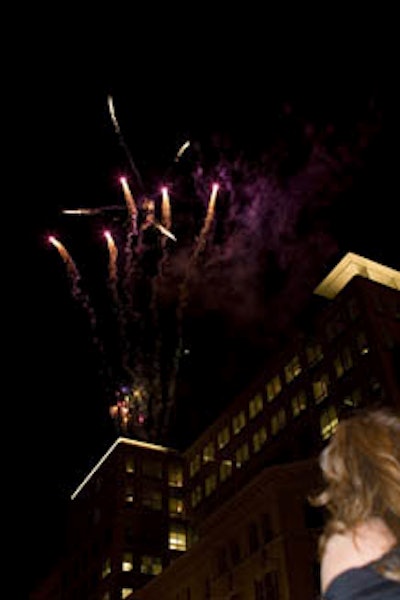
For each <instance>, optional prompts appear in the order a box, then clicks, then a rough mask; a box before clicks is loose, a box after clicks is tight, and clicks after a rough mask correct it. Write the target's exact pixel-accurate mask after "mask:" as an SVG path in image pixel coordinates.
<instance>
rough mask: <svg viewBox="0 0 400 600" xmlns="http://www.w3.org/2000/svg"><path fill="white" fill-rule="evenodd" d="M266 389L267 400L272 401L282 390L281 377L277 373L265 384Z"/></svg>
mask: <svg viewBox="0 0 400 600" xmlns="http://www.w3.org/2000/svg"><path fill="white" fill-rule="evenodd" d="M266 390H267V400H268V402H272V400H273V399H274V398H276V396H277V395H278V394H279V392H280V391H281V390H282V383H281V378H280V377H279V375H275V377H273V378H272V379H271V380H270V381H269V382H268V383H267V385H266Z"/></svg>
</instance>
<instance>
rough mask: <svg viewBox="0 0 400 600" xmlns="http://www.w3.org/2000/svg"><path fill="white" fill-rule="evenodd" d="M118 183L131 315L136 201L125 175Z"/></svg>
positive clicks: (126, 282) (126, 290)
mask: <svg viewBox="0 0 400 600" xmlns="http://www.w3.org/2000/svg"><path fill="white" fill-rule="evenodd" d="M119 181H120V184H121V186H122V191H123V194H124V198H125V202H126V206H127V209H128V223H127V228H128V231H127V234H126V243H125V252H124V258H125V264H124V290H125V296H126V303H127V305H128V311H129V314H130V315H131V316H132V314H133V306H132V282H133V277H134V270H135V269H134V267H135V264H134V263H135V261H134V255H135V252H134V241H135V239H136V238H137V236H138V226H137V218H138V209H137V206H136V202H135V200H134V198H133V194H132V192H131V190H130V187H129V184H128V181H127V179H126V177H120V180H119Z"/></svg>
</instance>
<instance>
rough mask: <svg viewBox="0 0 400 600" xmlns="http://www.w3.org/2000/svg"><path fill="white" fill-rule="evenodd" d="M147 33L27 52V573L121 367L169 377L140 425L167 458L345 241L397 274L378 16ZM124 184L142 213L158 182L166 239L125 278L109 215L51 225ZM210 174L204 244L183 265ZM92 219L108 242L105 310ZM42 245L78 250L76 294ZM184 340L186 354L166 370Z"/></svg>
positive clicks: (39, 562)
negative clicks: (158, 403)
mask: <svg viewBox="0 0 400 600" xmlns="http://www.w3.org/2000/svg"><path fill="white" fill-rule="evenodd" d="M111 16H112V13H111V15H110V17H111ZM253 17H255V16H252V17H248V19H249V23H250V22H251V23H252V25H253V26H254V22H253V21H252V20H251V19H252V18H253ZM119 19H122V20H123V19H124V17H123V16H121V15H119ZM256 20H257V19H256ZM339 21H340V19H339ZM158 23H159V24H158V27H157V28H155V27H153V24H152V26H151V27H150V28H149V36H148V38H147V37H146V36H144V37H143V32H142V31H141V36H139V30H141V29H144V31H146V27H148V22H146V27H145V26H144V25H143V28H142V27H140V23H137V22H135V25H134V26H133V31H131V32H127V33H126V34H125V33H124V34H122V32H121V33H120V34H118V31H113V33H112V34H110V33H109V32H108V33H107V34H105V35H101V33H100V32H98V35H94V36H93V37H94V39H93V40H92V39H91V38H88V39H86V38H85V36H83V35H82V34H81V32H79V34H78V33H76V32H75V31H74V29H72V31H71V30H68V35H66V33H63V34H62V35H61V36H60V37H58V35H57V34H56V33H55V32H53V33H51V32H47V33H46V35H45V36H44V42H43V43H42V44H40V45H38V46H37V47H36V52H34V54H33V57H31V59H30V60H28V63H29V65H30V66H29V69H28V71H29V72H28V74H27V83H26V89H25V90H24V94H25V104H26V106H27V107H28V106H29V108H27V110H26V111H24V112H25V114H24V117H25V119H26V120H27V121H28V122H29V127H27V131H29V134H28V133H27V134H25V137H26V138H29V139H24V138H23V139H22V142H25V143H21V148H24V153H25V152H27V154H28V155H29V157H30V166H31V167H32V172H33V173H32V176H29V181H27V182H26V184H25V188H24V190H23V195H24V204H23V206H24V210H25V215H26V217H27V226H28V236H27V240H28V251H27V252H26V260H27V263H26V264H25V265H24V270H25V273H26V279H25V281H24V287H25V293H24V298H23V302H24V303H26V306H24V309H23V310H24V314H26V315H27V321H28V326H27V327H28V330H27V333H28V335H27V337H28V339H27V340H24V342H23V344H22V348H23V353H24V355H26V358H24V361H26V363H27V364H28V372H29V385H28V389H27V390H26V394H27V397H28V403H29V406H28V427H29V436H28V439H29V444H30V445H29V448H27V450H28V452H29V456H30V457H31V465H30V471H31V478H32V479H31V487H32V492H33V499H32V514H31V517H32V523H31V534H30V540H31V545H32V550H31V552H32V556H31V559H32V560H31V579H32V581H36V580H38V578H40V577H41V575H43V574H44V573H45V572H46V570H47V568H48V566H49V565H50V564H52V562H53V561H54V560H55V559H56V558H57V556H58V553H59V551H60V548H61V546H62V538H63V523H64V519H63V515H64V510H65V507H66V506H67V504H68V498H69V495H70V493H71V492H72V491H73V489H74V487H76V486H77V485H78V484H79V483H80V481H81V480H82V478H83V477H84V475H85V474H86V473H87V471H88V469H89V468H90V467H91V466H92V465H93V464H94V463H95V462H96V461H97V460H98V458H99V457H100V456H101V454H102V453H103V451H104V450H105V449H106V448H107V447H108V445H109V443H110V441H112V439H113V438H114V436H115V430H114V428H113V423H112V422H111V419H110V417H109V414H108V406H109V405H110V404H111V403H112V401H113V398H112V394H113V392H114V389H113V386H115V385H118V383H119V382H120V380H121V378H122V377H123V373H124V371H123V369H122V367H121V364H122V362H123V361H124V360H126V361H128V363H129V366H130V368H131V370H132V371H133V372H134V375H135V377H140V378H141V379H142V380H143V381H144V382H145V383H146V382H147V384H148V385H149V386H150V387H151V388H152V390H153V392H154V390H155V392H154V393H160V394H163V398H164V399H165V398H166V397H168V385H169V384H171V382H172V383H174V384H175V388H174V389H175V397H174V398H175V399H174V402H172V405H171V408H172V411H171V412H170V413H168V417H167V416H165V415H164V417H163V419H161V417H160V416H159V415H157V417H155V421H156V423H155V427H154V428H153V430H152V434H151V435H153V436H155V438H157V435H159V436H160V437H162V439H163V440H165V439H167V440H168V441H169V443H171V444H174V445H176V446H178V447H184V445H185V444H186V443H188V442H189V441H190V438H191V436H193V435H195V434H196V433H198V432H199V431H200V430H201V428H202V427H203V426H205V425H206V423H207V422H209V420H210V419H211V418H213V417H214V416H215V415H216V414H217V413H218V409H219V408H220V407H223V406H224V405H226V403H227V402H228V401H229V399H230V397H231V396H232V394H234V392H235V391H236V390H240V389H241V387H242V386H244V385H245V384H246V382H247V381H248V380H249V379H250V378H251V377H252V376H253V375H254V374H255V373H256V372H257V370H258V369H259V368H260V367H261V365H262V363H263V360H264V359H265V357H266V356H267V355H268V352H269V351H270V348H271V347H272V345H273V344H274V343H276V341H277V340H278V339H279V338H280V334H279V332H280V330H281V328H283V327H285V326H286V325H287V324H288V323H290V322H291V320H292V319H293V318H295V316H296V315H297V314H298V312H299V311H300V310H301V308H302V307H303V306H304V303H305V302H306V300H307V298H309V296H310V293H311V292H312V289H313V288H314V287H315V285H316V284H317V283H318V281H319V280H320V279H321V277H322V276H323V275H324V274H326V271H327V269H328V268H329V267H331V266H333V263H334V261H335V260H336V258H338V257H341V256H342V254H344V252H347V251H353V252H357V253H361V254H364V255H366V256H368V257H369V258H371V259H373V260H377V261H380V262H384V263H385V264H388V265H389V266H392V267H394V268H398V266H399V256H398V242H399V234H398V231H399V230H398V221H397V220H396V213H397V210H396V204H397V205H398V192H397V181H396V179H397V177H396V173H397V164H398V160H397V159H398V151H397V146H396V143H395V140H396V134H395V119H394V116H395V114H396V112H397V111H398V109H397V107H396V102H395V95H394V94H395V90H394V81H393V65H394V55H393V49H392V48H391V44H390V43H389V42H390V39H387V38H386V39H384V40H382V36H383V34H384V32H385V26H386V24H387V23H386V19H385V18H383V19H382V22H381V21H379V19H378V20H375V21H374V20H373V19H372V18H371V19H370V20H369V21H368V22H366V23H364V24H363V27H359V28H358V29H357V35H355V33H354V30H353V31H352V27H351V24H350V23H348V24H347V27H345V26H343V23H342V24H341V26H339V29H338V30H336V31H334V32H332V33H331V34H330V35H329V36H328V35H327V31H326V30H325V26H324V22H322V23H320V25H319V26H318V27H317V28H316V29H314V28H313V27H311V25H309V27H308V28H301V30H300V29H299V30H297V31H295V28H294V25H293V24H292V26H291V28H289V27H288V26H285V27H282V28H281V29H279V30H278V31H279V32H280V33H281V35H277V33H278V32H277V31H276V28H275V27H274V22H273V20H271V21H270V22H269V23H267V24H265V25H264V27H263V28H260V29H261V31H257V32H254V30H252V29H251V28H249V27H248V28H246V27H244V28H243V30H240V29H237V28H236V29H232V24H231V25H229V27H228V23H229V21H228V22H227V23H224V28H222V27H218V26H216V25H214V26H213V23H212V22H211V23H210V25H209V27H205V28H204V29H201V30H200V31H198V32H196V33H195V32H192V30H191V29H189V30H188V29H187V28H185V27H182V29H180V28H179V27H178V26H176V27H175V29H174V34H172V32H171V31H170V30H168V29H167V30H163V27H162V19H160V20H159V21H158ZM221 25H222V24H221ZM116 27H118V24H116ZM341 27H342V28H341ZM155 29H157V30H155ZM189 32H190V34H189ZM75 33H76V35H75ZM389 37H390V36H389ZM378 39H380V40H381V41H380V42H379V43H378V41H377V40H378ZM110 95H111V96H112V98H113V101H114V107H115V111H116V117H117V119H118V123H119V126H120V135H118V134H117V131H116V129H115V127H114V125H113V123H112V119H111V117H110V112H109V108H108V104H107V98H108V96H110ZM121 136H122V137H121ZM186 140H190V142H191V145H190V147H189V148H188V150H187V151H186V152H185V153H184V155H183V156H182V158H181V160H179V161H178V162H176V161H174V157H175V155H176V152H177V150H178V148H179V147H180V146H181V144H183V143H184V142H185V141H186ZM28 148H29V149H28ZM27 149H28V150H27ZM22 161H23V157H21V163H22ZM396 163H397V164H396ZM21 166H23V165H22V164H21ZM133 167H134V168H133ZM122 174H124V175H126V176H127V178H128V180H129V185H130V188H131V190H132V192H133V195H134V196H135V198H136V199H137V201H138V203H139V205H140V206H142V203H143V199H144V197H146V196H147V197H150V198H153V199H155V201H156V207H157V208H156V210H159V198H160V196H159V187H160V184H161V183H164V182H165V181H167V182H168V183H169V184H170V186H171V187H170V197H171V207H172V227H171V229H172V231H173V232H174V233H175V235H176V237H177V242H173V241H168V242H167V244H166V246H165V248H164V250H163V251H160V243H159V242H160V235H159V232H158V231H157V230H156V229H155V228H151V229H150V230H146V232H143V235H142V237H141V242H142V245H141V246H140V248H137V249H136V251H135V257H136V258H135V261H134V263H135V264H134V271H129V273H130V279H129V278H128V279H129V284H128V283H127V280H125V279H124V268H126V260H127V246H126V234H127V229H126V219H125V217H126V214H125V211H124V210H119V211H115V212H105V213H103V214H102V215H101V216H92V217H71V216H66V215H63V214H62V213H61V211H62V210H63V209H65V208H74V207H83V206H84V207H91V208H93V207H104V206H110V205H119V206H120V207H122V208H124V206H125V203H124V197H123V194H122V190H121V186H120V184H119V182H118V177H119V176H120V175H122ZM215 180H217V181H218V182H219V183H220V186H221V187H220V190H219V194H218V196H217V201H216V210H215V215H214V219H213V221H212V225H211V228H210V231H209V233H208V236H207V243H206V246H205V249H204V252H202V253H199V256H198V257H197V260H196V261H195V262H190V260H191V259H190V256H191V255H192V253H193V252H194V250H195V248H196V244H197V241H198V236H199V234H200V231H201V228H202V226H203V224H204V217H205V214H206V210H207V204H208V200H209V193H210V186H211V183H212V182H213V181H215ZM104 226H106V227H108V228H109V229H110V231H112V233H113V235H114V236H115V239H116V240H117V245H118V250H119V263H118V267H119V269H120V271H119V272H118V275H117V280H118V281H117V287H118V291H119V293H120V294H121V295H120V297H119V301H118V302H115V298H114V299H113V296H112V289H111V287H110V284H109V281H108V262H107V261H108V254H107V246H106V244H105V242H104V239H103V238H102V230H103V228H104ZM48 235H55V236H56V237H57V238H58V239H59V240H60V241H61V242H62V243H63V244H64V245H65V247H66V248H67V250H68V252H69V253H70V255H71V256H72V258H73V260H74V264H75V266H76V268H77V270H78V272H79V275H80V279H79V294H78V298H77V297H76V294H75V295H74V290H73V289H72V286H71V280H70V279H69V277H68V273H67V269H66V265H65V263H64V262H63V260H62V259H61V256H60V254H59V253H58V252H57V250H56V248H55V247H54V246H52V245H51V244H49V243H48V240H47V237H48ZM124 265H125V266H124ZM187 268H189V275H190V277H189V279H185V273H186V269H187ZM182 283H183V284H184V288H185V291H186V292H187V294H186V296H180V293H179V289H180V288H179V286H180V285H181V284H182ZM133 284H134V285H133ZM156 286H157V287H156ZM133 289H134V291H132V290H133ZM153 302H155V304H154V303H153ZM180 308H183V313H182V314H181V313H180V312H179V310H180ZM121 312H124V319H125V320H124V319H122V321H121V317H120V315H121ZM118 315H119V316H118ZM123 332H125V333H127V332H129V333H130V334H131V336H130V339H129V341H128V342H127V341H126V339H124V336H123V335H121V333H123ZM127 337H129V336H127ZM131 338H132V339H131ZM181 341H182V348H184V349H185V350H187V351H188V352H187V353H184V354H182V356H181V357H180V359H179V361H178V363H175V366H176V367H177V370H176V371H175V372H174V371H173V366H174V362H173V359H174V357H175V358H176V356H177V355H176V352H177V348H178V347H179V343H180V342H181ZM173 372H174V373H175V375H174V376H172V375H171V373H173ZM125 375H126V372H125ZM174 414H175V417H176V418H175V419H174V417H173V415H174ZM157 419H158V421H157ZM161 421H162V422H161ZM155 441H156V439H155Z"/></svg>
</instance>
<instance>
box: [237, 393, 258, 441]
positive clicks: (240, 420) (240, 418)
mask: <svg viewBox="0 0 400 600" xmlns="http://www.w3.org/2000/svg"><path fill="white" fill-rule="evenodd" d="M250 404H251V403H250ZM261 407H262V399H261ZM245 425H246V416H245V414H244V410H241V411H240V413H238V414H237V415H235V416H234V417H233V419H232V430H233V433H234V434H237V433H239V432H240V431H242V429H243V427H244V426H245Z"/></svg>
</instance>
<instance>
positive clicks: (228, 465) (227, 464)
mask: <svg viewBox="0 0 400 600" xmlns="http://www.w3.org/2000/svg"><path fill="white" fill-rule="evenodd" d="M231 475H232V461H231V460H223V461H222V462H221V464H220V465H219V479H220V481H225V480H226V479H228V478H229V477H230V476H231Z"/></svg>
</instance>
